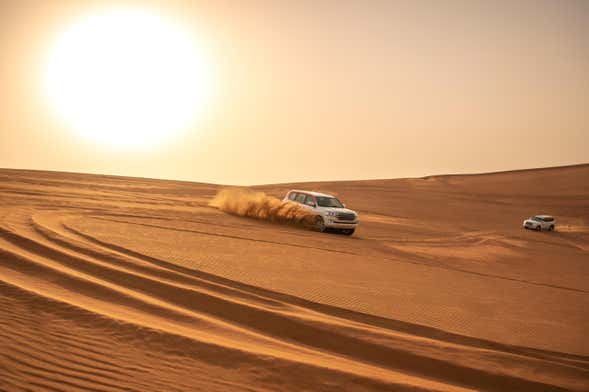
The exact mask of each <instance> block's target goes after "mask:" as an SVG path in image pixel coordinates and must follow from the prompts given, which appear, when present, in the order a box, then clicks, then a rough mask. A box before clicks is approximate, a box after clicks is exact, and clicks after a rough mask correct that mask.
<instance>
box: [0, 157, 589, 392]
mask: <svg viewBox="0 0 589 392" xmlns="http://www.w3.org/2000/svg"><path fill="white" fill-rule="evenodd" d="M294 187H296V188H304V189H312V190H317V191H324V192H328V193H335V194H337V195H338V196H340V197H341V198H342V199H343V200H344V201H345V202H346V204H347V205H348V206H349V207H350V208H353V209H356V210H358V211H359V212H360V216H361V226H360V228H359V229H358V230H357V232H356V234H355V235H354V236H352V237H346V236H341V235H335V234H320V233H316V232H313V231H310V230H308V229H305V228H304V227H298V226H296V225H288V224H273V223H269V222H266V221H263V220H255V219H250V218H242V217H237V216H233V215H229V214H225V213H223V212H221V211H219V210H217V209H215V208H213V207H210V206H209V201H210V200H211V198H213V196H214V195H215V194H216V193H217V192H218V191H219V190H220V189H221V187H219V186H216V185H211V184H200V183H188V182H174V181H163V180H150V179H139V178H126V177H113V176H97V175H86V174H67V173H51V172H41V171H24V170H8V169H3V170H0V202H1V204H0V218H1V226H0V390H3V391H4V390H5V391H17V390H18V391H20V390H35V391H37V390H39V391H41V390H48V391H55V390H68V391H70V390H92V391H118V390H136V391H150V390H153V391H164V390H165V391H175V390H183V391H186V390H198V389H200V390H207V391H215V390H272V391H274V390H297V391H298V390H305V389H306V390H333V391H341V390H355V391H356V390H440V391H442V390H444V391H445V390H497V391H506V390H513V391H524V390H525V391H534V390H542V391H544V390H588V389H589V339H588V338H587V332H588V327H589V165H581V166H572V167H563V168H554V169H539V170H531V171H519V172H506V173H497V174H485V175H472V176H436V177H428V178H423V179H399V180H381V181H354V182H332V183H313V184H297V185H269V186H262V187H257V188H256V189H257V190H260V191H264V192H266V193H267V194H269V195H273V196H277V197H282V195H283V194H284V193H285V192H286V190H288V189H290V188H294ZM536 213H550V214H553V215H555V216H556V217H557V219H558V230H557V231H556V232H554V233H548V232H542V233H537V232H533V231H525V230H523V229H522V227H521V221H522V220H523V219H524V218H526V217H528V216H530V215H533V214H536Z"/></svg>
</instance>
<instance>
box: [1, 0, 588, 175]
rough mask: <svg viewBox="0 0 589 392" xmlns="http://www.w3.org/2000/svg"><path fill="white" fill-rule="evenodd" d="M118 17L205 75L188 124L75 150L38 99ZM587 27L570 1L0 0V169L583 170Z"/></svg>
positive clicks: (81, 141)
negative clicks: (77, 46) (73, 32)
mask: <svg viewBox="0 0 589 392" xmlns="http://www.w3.org/2000/svg"><path fill="white" fill-rule="evenodd" d="M121 7H124V8H126V9H139V10H143V11H145V12H151V13H155V14H157V15H162V16H164V17H165V18H166V19H168V20H170V21H172V23H173V24H175V25H178V26H182V28H183V29H185V30H187V31H189V32H190V33H191V34H192V35H193V36H194V37H195V38H196V40H197V41H198V44H199V46H200V48H201V50H202V53H203V57H204V58H205V60H206V63H207V65H208V66H209V67H210V70H211V73H210V75H209V77H208V78H209V79H208V82H210V85H211V94H210V96H208V98H207V99H206V102H204V103H203V105H202V107H200V108H199V114H198V116H197V118H196V121H195V122H194V123H191V124H190V125H189V126H187V127H186V129H183V130H182V132H179V133H178V134H177V135H174V137H172V138H169V139H167V140H166V141H164V142H161V143H157V144H156V145H150V146H147V147H146V146H133V145H130V146H129V145H127V146H125V147H124V148H113V146H111V145H107V144H103V143H97V142H96V141H95V140H93V139H92V138H87V137H84V135H83V132H82V130H80V129H76V128H75V127H71V126H69V125H68V124H67V123H66V122H65V121H63V118H61V117H60V116H59V115H57V114H56V113H55V111H54V110H52V108H51V102H49V101H48V99H47V96H46V94H45V92H44V88H43V86H44V78H45V77H46V73H47V64H48V61H49V60H48V59H49V58H50V56H51V53H52V50H54V47H55V43H56V42H57V40H58V39H59V37H60V36H61V34H63V32H64V31H66V30H67V29H68V28H69V26H71V25H72V24H75V23H77V22H78V21H79V20H83V19H84V18H87V17H89V16H92V15H94V14H99V13H101V12H104V11H105V10H116V9H118V8H121ZM588 21H589V3H588V2H586V1H582V0H580V1H572V0H567V1H523V0H522V1H517V2H513V1H450V0H448V1H411V2H408V1H407V2H406V1H393V0H391V1H325V0H323V1H296V2H294V1H293V2H284V1H249V2H247V3H242V2H236V1H221V2H204V1H203V2H199V1H166V2H156V1H141V2H139V1H124V2H113V1H84V2H75V1H57V0H55V1H53V0H52V1H2V2H0V53H1V57H0V86H1V88H0V167H6V168H24V169H43V170H58V171H71V172H85V173H108V174H119V175H131V176H141V177H151V178H166V179H183V180H192V181H202V182H214V183H225V184H261V183H272V182H287V181H305V180H337V179H368V178H396V177H413V176H422V175H428V174H437V173H465V172H484V171H497V170H508V169H517V168H531V167H545V166H554V165H564V164H575V163H583V162H587V161H589V153H588V151H589V148H588V147H589V145H588V143H587V134H588V132H589V129H588V128H587V126H588V125H587V124H588V123H589V121H588V120H589V117H588V116H589V114H588V111H587V102H589V89H588V88H587V86H588V85H589V83H588V82H589V23H588ZM129 29H133V26H131V25H130V26H129ZM107 60H108V59H107ZM123 60H124V59H123ZM119 82H120V81H119ZM163 82H165V80H164V81H163ZM108 83H109V81H108V80H106V84H107V85H108ZM111 83H113V85H112V86H110V87H111V91H112V92H113V95H116V92H117V89H118V88H119V86H117V85H115V84H114V81H111ZM197 89H198V87H197ZM81 104H83V102H81ZM139 115H140V114H139ZM138 131H139V132H140V131H141V130H138ZM139 138H141V136H139Z"/></svg>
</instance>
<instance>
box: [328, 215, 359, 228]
mask: <svg viewBox="0 0 589 392" xmlns="http://www.w3.org/2000/svg"><path fill="white" fill-rule="evenodd" d="M358 223H360V222H359V221H355V222H345V221H339V220H336V219H331V218H327V219H326V220H325V226H326V227H331V228H334V229H355V228H356V227H357V226H358Z"/></svg>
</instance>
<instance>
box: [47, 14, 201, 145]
mask: <svg viewBox="0 0 589 392" xmlns="http://www.w3.org/2000/svg"><path fill="white" fill-rule="evenodd" d="M46 75H47V85H46V87H47V93H48V95H49V97H50V100H51V104H52V106H53V107H54V109H55V110H56V111H57V113H58V114H59V115H60V116H61V117H62V119H63V120H65V121H66V123H67V124H68V125H70V126H71V127H73V128H74V129H75V130H76V131H78V132H80V133H81V134H82V135H83V136H87V137H90V138H92V139H94V140H96V141H100V142H104V143H108V144H111V145H118V146H141V145H152V144H155V143H158V142H160V141H163V140H164V139H167V138H169V137H171V136H174V135H176V134H177V133H178V132H180V131H183V130H185V129H187V128H188V127H189V126H190V125H192V124H193V123H194V121H195V119H196V117H197V116H198V114H199V112H200V111H201V110H202V109H203V104H204V103H205V101H206V98H207V97H208V95H209V93H210V87H211V86H210V84H211V76H210V69H209V67H208V65H207V63H206V62H205V61H204V59H203V57H202V53H201V52H200V51H199V48H198V47H197V46H196V45H195V42H194V40H193V39H192V37H191V36H190V35H189V34H188V33H187V32H186V31H184V30H182V29H181V28H180V27H179V26H177V25H175V24H173V23H171V22H170V21H168V20H165V19H163V18H162V17H161V16H159V15H157V14H150V13H148V12H144V11H138V10H124V11H123V10H118V11H111V12H107V13H103V14H99V15H95V16H91V17H88V18H86V19H84V20H82V21H80V22H78V23H76V24H74V25H73V26H72V27H71V28H70V29H68V30H67V31H66V32H65V33H64V34H63V36H62V37H61V38H60V39H59V40H58V42H57V44H56V46H55V48H54V51H53V53H52V56H51V58H50V60H49V64H48V68H47V74H46Z"/></svg>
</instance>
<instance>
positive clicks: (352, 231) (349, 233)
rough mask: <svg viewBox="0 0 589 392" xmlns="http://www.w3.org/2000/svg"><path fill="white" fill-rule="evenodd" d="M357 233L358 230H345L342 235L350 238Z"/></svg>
mask: <svg viewBox="0 0 589 392" xmlns="http://www.w3.org/2000/svg"><path fill="white" fill-rule="evenodd" d="M355 231H356V229H343V230H342V234H344V235H347V236H350V235H352V234H354V232H355Z"/></svg>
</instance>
